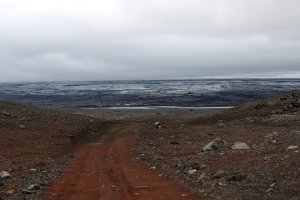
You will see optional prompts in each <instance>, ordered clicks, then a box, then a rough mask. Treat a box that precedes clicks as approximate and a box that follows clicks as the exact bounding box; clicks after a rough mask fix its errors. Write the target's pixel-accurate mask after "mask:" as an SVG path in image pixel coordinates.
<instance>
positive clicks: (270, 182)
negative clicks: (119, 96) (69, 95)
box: [0, 92, 300, 200]
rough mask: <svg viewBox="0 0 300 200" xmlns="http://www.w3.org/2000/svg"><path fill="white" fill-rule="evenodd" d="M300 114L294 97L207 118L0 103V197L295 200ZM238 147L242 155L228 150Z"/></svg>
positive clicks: (299, 179)
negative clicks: (4, 175)
mask: <svg viewBox="0 0 300 200" xmlns="http://www.w3.org/2000/svg"><path fill="white" fill-rule="evenodd" d="M299 107H300V92H293V93H289V94H283V95H281V96H277V97H273V98H270V99H266V100H261V101H258V102H254V103H249V104H246V105H243V106H241V107H237V108H234V109H230V110H227V111H224V112H217V113H216V112H215V113H211V114H206V115H204V114H203V112H195V111H190V110H187V111H184V112H176V111H172V110H169V111H167V112H160V111H159V112H157V111H155V112H149V111H147V112H136V111H132V112H127V111H126V112H122V111H114V112H107V111H105V112H100V113H99V112H98V113H97V112H94V111H93V112H87V111H84V112H82V111H80V112H79V111H78V110H76V111H74V110H73V111H72V113H69V114H68V113H65V112H62V111H52V110H46V109H40V108H35V107H29V106H23V105H18V104H11V103H0V123H1V124H0V138H1V140H0V145H1V146H0V147H1V151H0V159H1V162H0V171H7V172H9V173H10V174H11V178H7V179H3V180H2V179H1V180H0V195H1V197H2V198H4V199H41V198H43V199H83V198H84V199H197V198H199V199H241V200H247V199H249V200H250V199H251V200H252V199H292V200H298V199H300V190H299V188H300V154H299V145H300V108H299ZM69 112H70V111H69ZM79 114H84V115H86V116H82V115H79ZM157 122H159V123H157ZM212 141H215V142H214V145H213V148H212V149H210V150H205V151H203V147H204V146H206V145H207V144H208V143H210V142H212ZM216 141H217V142H216ZM236 142H242V143H245V144H246V147H247V148H245V149H233V145H234V144H235V143H236ZM245 144H244V145H245ZM49 182H50V184H49ZM32 184H34V185H33V186H34V187H33V188H32V187H31V188H30V187H29V186H32ZM187 188H188V190H187ZM41 194H42V195H41Z"/></svg>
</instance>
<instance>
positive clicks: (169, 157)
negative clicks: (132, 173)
mask: <svg viewBox="0 0 300 200" xmlns="http://www.w3.org/2000/svg"><path fill="white" fill-rule="evenodd" d="M299 145H300V92H293V93H289V94H284V95H281V96H277V97H273V98H270V99H266V100H261V101H258V102H254V103H249V104H247V105H243V106H241V107H237V108H234V109H230V110H227V111H225V112H221V113H214V114H210V115H205V116H202V117H199V118H198V119H193V120H191V121H189V122H186V123H182V124H179V123H174V122H173V121H170V120H165V121H159V122H154V121H152V129H151V130H149V131H148V133H147V134H146V135H144V137H143V138H142V139H141V140H140V142H139V149H138V150H137V153H136V154H137V155H136V159H137V160H144V161H146V162H148V164H149V169H152V170H158V171H160V172H161V173H162V176H168V177H169V178H171V179H174V180H176V181H178V182H181V183H182V184H185V185H187V186H189V187H190V188H191V189H192V190H194V191H196V192H198V193H199V195H200V196H202V197H203V198H204V199H240V200H247V199H249V200H253V199H272V200H273V199H291V200H298V199H300V189H299V188H300V153H299Z"/></svg>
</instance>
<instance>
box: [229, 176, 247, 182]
mask: <svg viewBox="0 0 300 200" xmlns="http://www.w3.org/2000/svg"><path fill="white" fill-rule="evenodd" d="M245 179H246V176H244V175H240V174H239V175H234V176H232V177H230V178H229V179H227V181H242V180H245Z"/></svg>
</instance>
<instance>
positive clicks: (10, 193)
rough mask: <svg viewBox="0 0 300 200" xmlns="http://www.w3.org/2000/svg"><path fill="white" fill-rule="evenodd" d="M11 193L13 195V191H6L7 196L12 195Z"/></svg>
mask: <svg viewBox="0 0 300 200" xmlns="http://www.w3.org/2000/svg"><path fill="white" fill-rule="evenodd" d="M13 193H15V191H14V190H8V191H7V192H6V194H7V195H12V194H13Z"/></svg>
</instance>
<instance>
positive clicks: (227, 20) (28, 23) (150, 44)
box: [0, 0, 300, 82]
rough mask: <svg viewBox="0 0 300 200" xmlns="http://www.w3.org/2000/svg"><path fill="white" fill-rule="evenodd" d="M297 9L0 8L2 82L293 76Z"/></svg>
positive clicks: (273, 3) (70, 4)
mask: <svg viewBox="0 0 300 200" xmlns="http://www.w3.org/2000/svg"><path fill="white" fill-rule="evenodd" d="M299 7H300V1H297V0H286V1H281V0H252V1H246V2H245V1H239V0H227V1H223V0H214V1H211V0H202V1H198V0H186V1H180V0H172V1H171V0H164V1H162V0H152V1H140V0H111V1H104V0H100V1H99V0H84V1H83V0H72V1H69V0H51V1H50V0H45V1H39V0H27V1H23V0H10V1H1V2H0V27H1V31H0V44H1V45H0V71H1V73H0V81H1V82H4V81H43V80H47V81H48V80H107V79H163V78H189V77H190V78H193V77H212V76H218V77H223V76H224V77H230V76H239V75H241V76H247V75H249V76H276V77H278V76H279V77H280V76H281V75H282V76H284V77H290V76H292V77H300V56H299V55H300V12H299Z"/></svg>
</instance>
